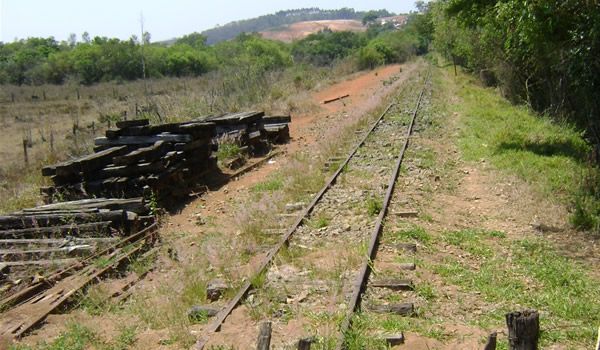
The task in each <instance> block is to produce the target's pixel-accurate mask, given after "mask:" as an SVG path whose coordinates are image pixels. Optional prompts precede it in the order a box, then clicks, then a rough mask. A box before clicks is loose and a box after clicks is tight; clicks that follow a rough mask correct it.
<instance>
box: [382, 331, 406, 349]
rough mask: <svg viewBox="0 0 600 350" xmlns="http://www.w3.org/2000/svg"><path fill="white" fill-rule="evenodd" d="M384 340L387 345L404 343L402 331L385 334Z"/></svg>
mask: <svg viewBox="0 0 600 350" xmlns="http://www.w3.org/2000/svg"><path fill="white" fill-rule="evenodd" d="M384 338H385V342H386V343H387V344H388V345H389V346H398V345H402V344H404V339H405V338H404V333H400V334H394V335H386V336H385V337H384Z"/></svg>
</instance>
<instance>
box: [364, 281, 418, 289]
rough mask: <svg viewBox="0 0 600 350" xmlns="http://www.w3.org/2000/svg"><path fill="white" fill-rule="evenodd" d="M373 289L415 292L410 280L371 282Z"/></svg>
mask: <svg viewBox="0 0 600 350" xmlns="http://www.w3.org/2000/svg"><path fill="white" fill-rule="evenodd" d="M371 286H372V287H376V288H387V289H391V290H413V289H415V286H414V285H413V283H412V281H410V280H379V281H373V282H371Z"/></svg>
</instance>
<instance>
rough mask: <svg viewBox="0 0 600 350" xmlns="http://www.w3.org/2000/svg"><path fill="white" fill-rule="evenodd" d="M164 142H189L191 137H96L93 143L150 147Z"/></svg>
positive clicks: (165, 135) (168, 135)
mask: <svg viewBox="0 0 600 350" xmlns="http://www.w3.org/2000/svg"><path fill="white" fill-rule="evenodd" d="M161 140H162V141H165V142H182V143H185V142H190V141H192V137H191V136H190V135H187V134H159V135H154V136H120V137H118V138H116V139H114V140H111V139H108V138H106V137H98V138H96V139H95V140H94V143H95V144H96V145H98V146H120V145H151V144H154V143H155V142H157V141H161Z"/></svg>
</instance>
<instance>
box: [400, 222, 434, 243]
mask: <svg viewBox="0 0 600 350" xmlns="http://www.w3.org/2000/svg"><path fill="white" fill-rule="evenodd" d="M394 237H395V240H396V241H397V242H405V241H417V242H421V243H423V244H426V243H428V242H429V241H431V235H430V234H429V233H427V231H425V229H424V228H422V227H420V226H416V225H411V226H410V227H409V228H405V229H401V230H399V231H397V232H395V233H394Z"/></svg>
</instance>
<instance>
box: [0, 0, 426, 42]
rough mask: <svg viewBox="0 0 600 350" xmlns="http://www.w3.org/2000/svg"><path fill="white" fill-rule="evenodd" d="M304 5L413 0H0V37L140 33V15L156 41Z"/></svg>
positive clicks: (391, 5) (409, 3)
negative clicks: (84, 33) (85, 33)
mask: <svg viewBox="0 0 600 350" xmlns="http://www.w3.org/2000/svg"><path fill="white" fill-rule="evenodd" d="M303 7H320V8H322V9H338V8H342V7H351V8H354V9H355V10H372V9H387V10H388V11H391V12H396V13H406V12H409V11H411V10H414V0H368V1H367V0H212V1H206V0H199V1H192V0H168V1H167V0H94V1H88V0H0V41H3V42H12V41H13V40H15V38H16V39H24V38H28V37H49V36H54V38H55V39H57V40H59V41H60V40H66V39H67V38H68V36H69V34H70V33H75V34H77V37H78V38H80V37H81V34H82V33H83V32H85V31H87V32H88V33H89V34H90V36H92V37H94V36H107V37H111V38H112V37H116V38H120V39H127V38H129V37H131V35H133V34H135V35H137V36H139V33H140V14H141V13H143V17H144V30H146V31H148V32H150V34H151V35H152V41H160V40H166V39H172V38H175V37H179V36H182V35H185V34H189V33H193V32H201V31H203V30H205V29H209V28H212V27H214V26H216V25H223V24H226V23H228V22H231V21H235V20H241V19H247V18H253V17H258V16H261V15H265V14H269V13H274V12H277V11H279V10H287V9H296V8H303Z"/></svg>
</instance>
